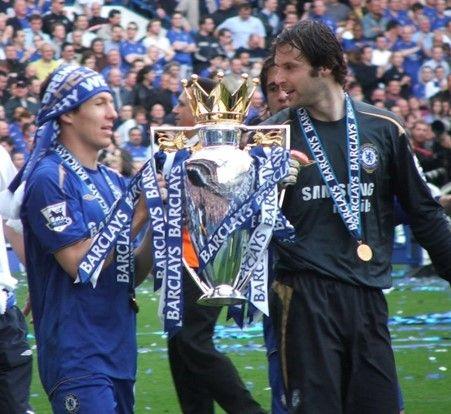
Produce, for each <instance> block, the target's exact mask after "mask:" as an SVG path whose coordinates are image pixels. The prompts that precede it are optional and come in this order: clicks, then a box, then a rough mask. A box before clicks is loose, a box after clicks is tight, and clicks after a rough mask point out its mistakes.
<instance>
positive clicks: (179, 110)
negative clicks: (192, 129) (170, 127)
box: [172, 92, 195, 126]
mask: <svg viewBox="0 0 451 414" xmlns="http://www.w3.org/2000/svg"><path fill="white" fill-rule="evenodd" d="M172 112H173V114H174V115H175V123H176V125H177V126H194V124H195V123H194V116H193V113H192V112H191V108H190V106H189V104H188V99H187V97H186V94H185V92H183V93H182V94H181V95H180V96H179V100H178V103H177V105H176V106H175V107H174V109H173V110H172Z"/></svg>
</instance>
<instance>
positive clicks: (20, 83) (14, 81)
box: [5, 76, 39, 122]
mask: <svg viewBox="0 0 451 414" xmlns="http://www.w3.org/2000/svg"><path fill="white" fill-rule="evenodd" d="M10 90H11V98H10V99H9V100H8V102H6V104H5V113H6V119H7V120H8V122H13V120H14V118H13V116H14V111H15V110H16V108H18V107H22V108H25V109H27V110H28V112H30V113H32V114H36V113H37V112H38V109H39V103H38V102H37V101H36V99H33V98H29V97H28V96H27V95H28V80H27V79H26V78H25V77H22V76H20V77H17V78H11V81H10Z"/></svg>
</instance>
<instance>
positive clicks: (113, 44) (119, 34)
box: [105, 24, 124, 53]
mask: <svg viewBox="0 0 451 414" xmlns="http://www.w3.org/2000/svg"><path fill="white" fill-rule="evenodd" d="M123 40H124V29H123V28H122V26H121V25H120V24H116V25H114V26H113V27H112V28H111V37H110V38H109V39H107V40H106V41H105V53H108V52H109V51H110V50H112V49H117V50H119V51H120V50H121V46H122V42H123Z"/></svg>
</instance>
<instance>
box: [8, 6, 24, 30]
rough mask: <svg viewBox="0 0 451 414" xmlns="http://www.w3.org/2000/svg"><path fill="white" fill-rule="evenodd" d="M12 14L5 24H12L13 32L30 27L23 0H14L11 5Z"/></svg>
mask: <svg viewBox="0 0 451 414" xmlns="http://www.w3.org/2000/svg"><path fill="white" fill-rule="evenodd" d="M13 13H14V16H13V17H10V18H9V19H8V20H7V22H6V24H7V25H8V26H12V27H13V29H14V32H16V31H17V30H23V29H26V28H29V27H30V22H29V21H28V19H27V3H26V1H25V0H15V1H14V6H13Z"/></svg>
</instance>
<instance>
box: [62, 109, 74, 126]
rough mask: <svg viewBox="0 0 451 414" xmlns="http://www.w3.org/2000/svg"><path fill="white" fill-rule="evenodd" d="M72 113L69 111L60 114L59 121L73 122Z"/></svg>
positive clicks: (64, 122)
mask: <svg viewBox="0 0 451 414" xmlns="http://www.w3.org/2000/svg"><path fill="white" fill-rule="evenodd" d="M73 114H74V113H73V112H72V111H70V112H66V113H64V114H62V115H60V122H61V123H63V124H73V123H74V118H73Z"/></svg>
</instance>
